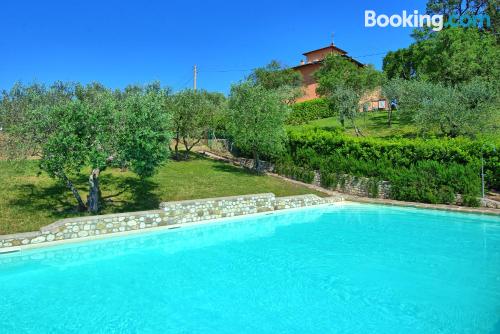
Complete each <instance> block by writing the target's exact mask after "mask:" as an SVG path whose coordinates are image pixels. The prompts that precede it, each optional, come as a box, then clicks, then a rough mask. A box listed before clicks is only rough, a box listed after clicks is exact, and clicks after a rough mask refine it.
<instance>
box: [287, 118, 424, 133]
mask: <svg viewBox="0 0 500 334" xmlns="http://www.w3.org/2000/svg"><path fill="white" fill-rule="evenodd" d="M356 125H357V126H358V128H359V129H361V132H362V133H363V135H364V136H366V137H376V138H394V137H407V138H413V137H416V136H417V129H416V127H415V126H414V125H412V124H411V123H410V122H408V121H406V120H403V119H401V117H399V114H398V113H397V112H394V113H393V118H392V124H391V126H390V127H389V126H388V125H387V112H386V111H376V112H365V113H360V114H359V116H358V117H357V118H356ZM289 127H290V128H291V129H307V128H319V129H323V130H333V129H341V128H342V127H341V125H340V122H339V120H338V117H329V118H323V119H318V120H314V121H311V122H309V123H307V124H303V125H295V126H289ZM344 131H345V133H346V134H349V135H352V136H355V135H356V134H355V132H354V128H353V126H352V124H351V123H350V122H349V121H346V127H345V130H344Z"/></svg>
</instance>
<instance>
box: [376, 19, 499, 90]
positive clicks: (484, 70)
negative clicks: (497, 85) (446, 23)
mask: <svg viewBox="0 0 500 334" xmlns="http://www.w3.org/2000/svg"><path fill="white" fill-rule="evenodd" d="M383 70H384V72H385V73H386V75H387V77H388V78H389V79H393V78H402V79H407V80H408V79H421V80H426V81H431V82H441V83H443V84H446V85H454V84H459V83H462V82H467V81H470V80H472V79H473V78H481V79H482V80H486V81H490V82H498V81H500V47H499V46H498V44H497V42H496V39H495V37H494V36H493V35H491V34H489V33H485V32H482V31H479V30H478V29H474V28H468V29H465V28H449V29H444V30H442V31H439V32H435V33H432V34H431V35H430V36H429V38H427V39H424V40H421V41H417V42H415V43H413V44H411V45H410V46H409V47H408V48H403V49H399V50H397V51H393V52H389V53H388V54H387V55H386V56H385V58H384V61H383Z"/></svg>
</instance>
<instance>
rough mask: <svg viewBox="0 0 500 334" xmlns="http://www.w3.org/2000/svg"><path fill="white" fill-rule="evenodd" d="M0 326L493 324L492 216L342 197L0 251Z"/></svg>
mask: <svg viewBox="0 0 500 334" xmlns="http://www.w3.org/2000/svg"><path fill="white" fill-rule="evenodd" d="M0 333H3V334H7V333H37V334H38V333H93V334H96V333H454V334H455V333H475V334H477V333H500V219H499V218H498V217H492V216H480V215H468V214H459V213H449V212H440V211H427V210H419V209H409V208H396V207H385V206H376V205H361V204H346V205H339V206H325V207H321V208H314V209H302V210H296V211H288V212H281V213H274V214H272V215H260V216H253V217H244V218H238V219H232V220H226V221H223V222H220V223H214V224H207V225H200V226H190V227H188V226H186V227H183V228H179V229H175V230H168V231H161V232H154V233H147V234H141V235H134V236H129V237H119V238H110V239H106V240H100V241H93V242H85V243H79V244H72V245H65V246H58V247H51V248H45V249H39V250H30V251H23V252H22V253H16V254H9V255H0Z"/></svg>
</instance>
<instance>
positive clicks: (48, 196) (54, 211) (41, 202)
mask: <svg viewBox="0 0 500 334" xmlns="http://www.w3.org/2000/svg"><path fill="white" fill-rule="evenodd" d="M16 190H17V194H18V195H17V196H16V197H15V198H11V199H10V200H9V207H12V208H13V209H14V210H15V211H19V212H22V213H23V214H26V215H27V216H30V215H37V214H39V213H40V212H43V213H45V215H46V216H48V217H52V218H65V217H70V216H75V215H78V214H79V213H78V211H77V204H76V201H75V200H74V198H73V197H72V195H71V192H70V191H69V190H68V189H67V188H66V187H65V186H63V185H62V184H58V183H56V184H54V185H51V186H47V187H43V186H37V185H34V184H32V183H24V184H20V185H19V186H17V187H16Z"/></svg>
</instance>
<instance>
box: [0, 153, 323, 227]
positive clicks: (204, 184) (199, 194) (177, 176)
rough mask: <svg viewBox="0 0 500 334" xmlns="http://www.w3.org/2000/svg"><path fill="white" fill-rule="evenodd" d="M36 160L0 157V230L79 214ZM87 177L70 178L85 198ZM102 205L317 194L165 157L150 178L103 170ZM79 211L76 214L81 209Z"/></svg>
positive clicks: (143, 206) (208, 163) (119, 208)
mask: <svg viewBox="0 0 500 334" xmlns="http://www.w3.org/2000/svg"><path fill="white" fill-rule="evenodd" d="M38 172H39V170H38V167H37V161H34V160H31V161H21V162H9V161H0V178H1V180H2V182H3V184H2V189H1V191H0V235H1V234H8V233H16V232H27V231H34V230H38V229H39V228H40V227H42V226H44V225H47V224H50V223H52V222H54V221H55V220H57V219H61V218H65V217H73V216H76V215H79V214H78V213H76V212H74V207H75V205H76V202H75V200H74V198H73V197H72V195H71V192H69V191H68V190H67V189H66V188H65V187H64V186H62V185H60V184H58V183H57V182H55V181H54V180H53V179H51V178H49V177H48V175H46V174H45V173H42V174H39V175H38ZM87 178H88V176H87V175H85V174H82V175H80V176H79V177H77V178H76V180H75V183H76V184H77V185H78V188H79V189H80V190H81V191H82V192H81V195H82V197H83V198H84V201H85V197H86V190H87V184H86V181H87ZM100 179H101V190H102V194H103V197H104V198H105V201H106V205H105V208H104V210H103V213H115V212H127V211H140V210H150V209H157V208H158V205H159V203H160V202H161V201H174V200H184V199H194V198H207V197H219V196H231V195H242V194H252V193H264V192H272V193H274V194H276V195H277V196H287V195H298V194H307V193H315V194H317V195H322V194H321V193H316V192H314V191H312V190H310V189H307V188H304V187H300V186H297V185H294V184H291V183H288V182H285V181H282V180H280V179H278V178H274V177H271V176H263V175H255V174H252V173H249V172H247V171H245V170H243V169H240V168H236V167H234V166H231V165H229V164H226V163H222V162H216V161H212V160H208V159H203V158H196V157H193V158H191V160H189V161H181V162H176V161H169V162H168V163H167V164H165V166H163V167H161V168H160V169H159V170H158V173H157V174H156V175H154V176H153V177H151V178H148V179H146V180H143V181H141V180H140V179H139V178H137V176H135V175H134V174H133V173H131V172H122V171H120V170H119V169H108V170H106V171H104V172H103V173H102V174H101V178H100ZM80 215H81V213H80Z"/></svg>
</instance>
